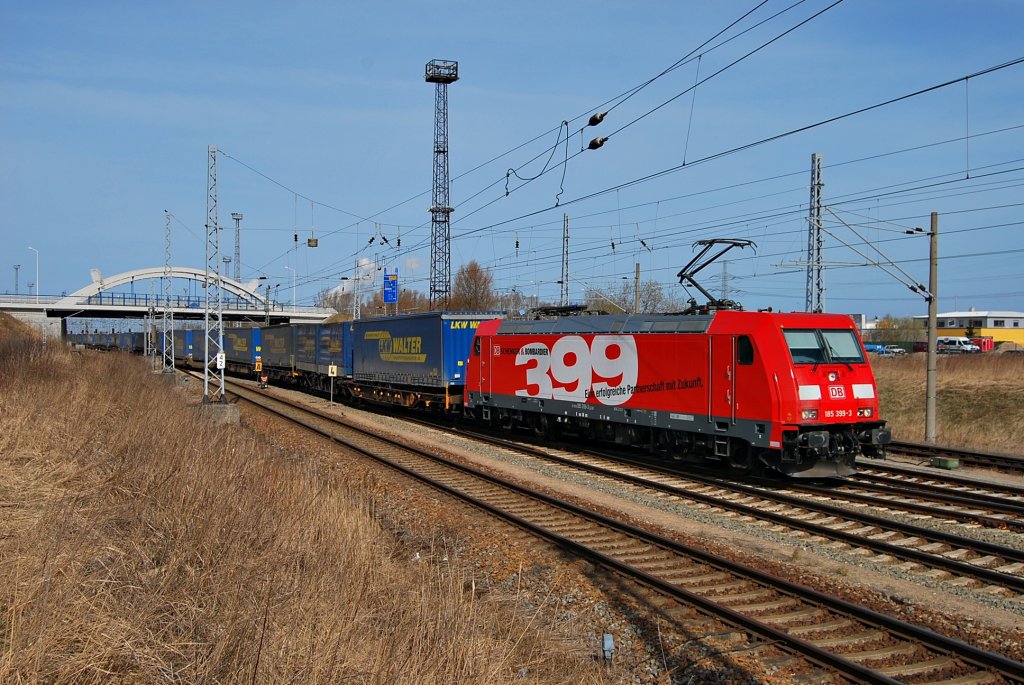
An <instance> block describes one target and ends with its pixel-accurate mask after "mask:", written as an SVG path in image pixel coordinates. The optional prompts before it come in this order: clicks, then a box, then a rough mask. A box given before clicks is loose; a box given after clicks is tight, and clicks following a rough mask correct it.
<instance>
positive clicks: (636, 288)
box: [633, 262, 640, 314]
mask: <svg viewBox="0 0 1024 685" xmlns="http://www.w3.org/2000/svg"><path fill="white" fill-rule="evenodd" d="M633 313H634V314H639V313H640V262H637V263H636V272H635V273H634V274H633Z"/></svg>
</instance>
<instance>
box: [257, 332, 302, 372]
mask: <svg viewBox="0 0 1024 685" xmlns="http://www.w3.org/2000/svg"><path fill="white" fill-rule="evenodd" d="M260 345H261V348H262V353H263V367H264V368H266V367H268V366H272V367H276V368H283V369H294V368H295V327H294V326H289V325H281V326H268V327H266V328H263V329H262V339H261V340H260Z"/></svg>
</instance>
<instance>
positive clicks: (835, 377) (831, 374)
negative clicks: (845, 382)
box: [828, 371, 839, 383]
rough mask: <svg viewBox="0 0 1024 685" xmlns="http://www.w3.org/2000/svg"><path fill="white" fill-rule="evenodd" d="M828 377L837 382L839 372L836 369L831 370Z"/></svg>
mask: <svg viewBox="0 0 1024 685" xmlns="http://www.w3.org/2000/svg"><path fill="white" fill-rule="evenodd" d="M828 379H829V380H830V381H831V382H833V383H835V382H836V381H837V380H839V374H838V373H836V372H835V371H829V372H828Z"/></svg>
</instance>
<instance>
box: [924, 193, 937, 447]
mask: <svg viewBox="0 0 1024 685" xmlns="http://www.w3.org/2000/svg"><path fill="white" fill-rule="evenodd" d="M928 244H929V249H928V294H929V297H928V371H927V378H926V380H925V384H926V389H927V390H926V393H925V403H924V439H925V442H927V443H928V444H929V445H934V444H935V410H936V406H935V400H936V376H937V374H938V361H939V360H938V356H939V352H938V350H937V349H936V347H937V346H938V337H939V336H938V326H937V321H936V319H937V318H938V307H939V213H938V212H932V223H931V231H930V232H929V234H928Z"/></svg>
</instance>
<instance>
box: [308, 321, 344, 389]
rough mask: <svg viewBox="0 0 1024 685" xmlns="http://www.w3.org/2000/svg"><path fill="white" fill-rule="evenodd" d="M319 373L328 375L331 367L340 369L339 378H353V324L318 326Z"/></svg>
mask: <svg viewBox="0 0 1024 685" xmlns="http://www.w3.org/2000/svg"><path fill="white" fill-rule="evenodd" d="M316 364H317V371H318V372H319V373H322V374H324V375H327V372H328V369H329V368H330V367H331V366H337V367H338V377H339V378H345V377H349V378H351V376H352V323H351V322H348V321H346V322H344V323H329V324H321V325H319V326H317V349H316Z"/></svg>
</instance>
